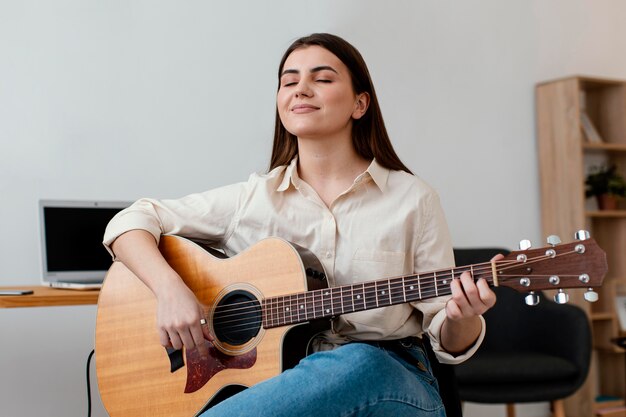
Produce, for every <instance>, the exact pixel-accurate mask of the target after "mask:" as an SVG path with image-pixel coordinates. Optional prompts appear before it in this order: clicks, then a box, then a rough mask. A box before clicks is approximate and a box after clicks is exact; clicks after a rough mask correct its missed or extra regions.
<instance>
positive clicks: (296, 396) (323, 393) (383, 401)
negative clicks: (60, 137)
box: [201, 343, 445, 417]
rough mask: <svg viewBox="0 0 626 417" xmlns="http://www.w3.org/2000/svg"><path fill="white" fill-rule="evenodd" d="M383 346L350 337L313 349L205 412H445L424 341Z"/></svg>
mask: <svg viewBox="0 0 626 417" xmlns="http://www.w3.org/2000/svg"><path fill="white" fill-rule="evenodd" d="M381 346H382V344H381ZM384 346H385V347H379V346H378V344H376V343H373V344H366V343H350V344H348V345H345V346H341V347H339V348H337V349H335V350H332V351H327V352H317V353H314V354H312V355H309V356H307V357H306V358H304V359H302V360H301V361H300V363H299V364H298V365H297V366H296V367H295V368H293V369H290V370H287V371H285V372H283V373H282V374H280V375H278V376H276V377H274V378H271V379H269V380H267V381H264V382H262V383H260V384H257V385H255V386H253V387H251V388H248V389H246V390H244V391H242V392H240V393H238V394H237V395H235V396H233V397H230V398H229V399H227V400H225V401H223V402H221V403H219V404H217V405H216V406H214V407H213V408H211V409H209V410H208V411H206V412H205V413H203V414H202V415H201V417H218V416H219V417H231V416H233V417H234V416H259V417H260V416H263V417H291V416H293V417H309V416H310V417H322V416H323V417H334V416H336V417H362V416H368V417H375V416H381V417H382V416H385V417H388V416H393V417H409V416H411V417H417V416H428V417H431V416H432V417H445V410H444V407H443V403H442V401H441V397H440V396H439V389H438V386H437V380H436V379H435V378H434V377H433V375H432V372H431V368H430V364H429V362H428V358H427V356H426V354H425V352H424V351H423V348H422V346H421V345H420V344H411V345H410V346H405V347H402V350H403V352H400V351H399V350H398V349H396V348H394V349H388V348H387V345H384Z"/></svg>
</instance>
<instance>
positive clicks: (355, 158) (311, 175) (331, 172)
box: [298, 136, 370, 187]
mask: <svg viewBox="0 0 626 417" xmlns="http://www.w3.org/2000/svg"><path fill="white" fill-rule="evenodd" d="M369 164H370V161H367V160H365V159H363V158H362V157H361V156H359V155H358V154H357V153H356V151H355V149H354V147H353V146H352V138H351V137H349V136H348V137H332V138H324V139H320V138H315V139H305V138H298V175H299V176H300V178H302V180H304V181H305V182H307V183H308V184H310V185H313V186H314V187H315V186H316V185H329V184H333V183H341V184H346V183H347V184H351V183H352V182H353V181H354V179H355V178H356V177H357V176H359V175H360V174H361V173H363V172H364V171H365V170H366V169H367V167H368V166H369Z"/></svg>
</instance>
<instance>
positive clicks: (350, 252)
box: [104, 158, 485, 363]
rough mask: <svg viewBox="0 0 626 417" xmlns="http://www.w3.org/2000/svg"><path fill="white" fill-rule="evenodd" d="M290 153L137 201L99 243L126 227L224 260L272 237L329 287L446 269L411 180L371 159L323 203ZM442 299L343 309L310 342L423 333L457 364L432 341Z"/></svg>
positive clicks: (421, 189)
mask: <svg viewBox="0 0 626 417" xmlns="http://www.w3.org/2000/svg"><path fill="white" fill-rule="evenodd" d="M297 171H298V170H297V158H296V159H294V160H293V161H292V162H291V164H290V165H289V166H282V167H278V168H275V169H273V170H272V171H271V172H269V173H267V174H264V175H258V174H253V175H251V176H250V178H249V179H248V181H247V182H242V183H237V184H233V185H229V186H225V187H221V188H217V189H213V190H210V191H206V192H203V193H197V194H190V195H188V196H185V197H183V198H180V199H176V200H154V199H141V200H139V201H137V202H136V203H134V204H133V205H132V206H131V207H129V208H127V209H126V210H123V211H122V212H120V213H118V214H117V215H116V216H115V218H113V220H111V222H110V223H109V225H108V227H107V230H106V233H105V237H104V244H105V246H106V247H107V248H109V251H110V245H111V243H112V242H113V241H114V240H115V239H116V238H117V237H118V236H119V235H121V234H122V233H124V232H126V231H129V230H132V229H143V230H146V231H148V232H150V233H151V234H152V235H153V236H154V238H155V239H156V240H157V242H158V241H159V238H160V236H161V235H162V234H173V235H179V236H184V237H188V238H191V239H199V240H203V241H205V242H208V243H210V244H212V245H214V246H215V247H217V248H220V249H222V250H223V251H224V252H225V253H226V254H227V255H228V256H232V255H234V254H237V253H239V252H242V251H243V250H245V249H246V248H248V247H250V246H252V245H253V244H254V243H256V242H257V241H259V240H261V239H263V238H266V237H269V236H278V237H281V238H283V239H286V240H288V241H290V242H293V243H296V244H298V245H300V246H304V247H306V248H308V249H309V250H310V251H312V252H313V253H314V254H315V255H317V257H318V258H319V260H320V262H321V263H322V264H323V266H324V268H325V269H326V274H327V277H328V280H329V283H330V285H331V286H337V285H347V284H353V283H358V282H363V281H370V280H374V279H382V278H390V277H396V276H400V275H409V274H417V273H420V272H426V271H434V270H438V269H443V268H450V267H452V266H453V265H454V257H453V253H452V245H451V239H450V234H449V232H448V227H447V224H446V221H445V217H444V214H443V211H442V209H441V205H440V203H439V197H438V195H437V193H436V192H435V191H434V190H433V189H432V188H431V187H430V186H428V185H427V184H426V183H424V182H423V181H422V180H420V179H419V178H418V177H416V176H414V175H411V174H408V173H406V172H403V171H391V170H389V169H386V168H384V167H382V166H381V165H379V164H378V163H377V162H376V161H375V160H374V161H372V163H371V164H370V166H369V167H368V169H367V170H366V171H365V172H364V173H362V174H361V175H359V176H358V177H357V178H356V179H355V180H354V183H353V184H352V186H351V187H350V188H349V189H347V190H346V191H345V192H343V193H342V194H341V195H339V196H338V197H337V198H336V199H335V201H333V203H332V204H331V206H330V207H328V206H326V205H325V204H324V202H323V201H322V200H321V199H320V197H319V196H318V195H317V193H316V192H315V191H314V190H313V188H312V187H311V186H310V185H308V184H307V183H306V182H304V181H303V180H302V179H300V178H299V176H298V172H297ZM448 298H449V297H436V298H430V299H426V300H422V301H419V302H412V303H407V304H398V305H394V306H388V307H382V308H378V309H373V310H367V311H360V312H355V313H349V314H345V315H343V316H340V317H337V318H336V319H334V321H333V331H332V332H328V333H327V334H325V335H324V338H323V339H322V341H321V342H320V344H318V348H321V349H324V348H328V347H329V346H333V345H336V344H341V343H345V342H347V341H349V340H359V339H360V340H390V339H399V338H403V337H407V336H420V335H422V334H423V333H427V334H428V336H429V337H430V340H431V344H432V346H433V350H434V351H435V354H436V355H437V357H438V359H439V360H440V362H443V363H459V362H462V361H463V360H465V359H467V358H468V357H470V356H471V355H472V354H473V353H474V352H475V350H476V349H477V348H478V346H479V345H480V343H481V342H482V339H483V338H484V333H485V324H484V320H482V317H481V320H482V331H481V334H480V336H479V338H478V340H477V341H476V343H475V344H474V345H473V346H472V347H471V348H470V349H469V350H468V351H466V352H465V353H464V354H462V355H459V356H456V357H455V356H452V355H450V354H449V353H447V352H445V351H443V350H442V348H441V346H440V343H439V339H440V337H439V336H440V331H441V326H442V324H443V321H444V319H445V317H446V315H445V309H444V307H445V302H446V301H447V299H448Z"/></svg>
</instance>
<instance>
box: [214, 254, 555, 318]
mask: <svg viewBox="0 0 626 417" xmlns="http://www.w3.org/2000/svg"><path fill="white" fill-rule="evenodd" d="M537 260H540V259H537ZM500 262H501V261H500ZM501 263H504V264H506V265H512V266H518V267H519V266H524V265H528V264H529V262H526V263H524V264H519V263H518V262H517V261H508V262H501ZM485 264H487V263H485ZM485 264H483V265H485ZM478 265H480V264H476V265H472V266H463V267H458V268H454V269H451V270H450V272H446V273H442V274H441V275H439V276H435V275H434V274H433V276H432V277H429V278H430V283H428V284H427V285H420V283H419V281H420V280H421V279H422V278H421V275H427V274H428V273H425V274H421V275H416V276H412V277H411V278H408V280H407V278H406V277H404V278H405V279H404V282H400V281H401V280H402V278H403V277H397V278H390V280H389V282H388V283H387V284H386V285H385V284H378V285H377V281H373V282H372V281H370V282H368V283H362V284H355V285H352V286H347V287H333V288H332V289H333V290H335V291H331V288H327V289H321V290H315V291H311V292H309V293H310V294H312V295H311V297H310V298H309V299H308V300H307V297H306V296H305V297H304V300H303V301H304V304H302V303H301V302H300V303H299V302H298V301H299V300H298V297H299V296H300V295H304V294H305V293H300V294H290V295H285V296H278V297H272V298H270V299H265V300H264V301H265V303H264V304H263V306H262V307H261V309H262V312H263V313H266V317H269V318H268V321H276V320H278V322H281V318H282V319H283V320H286V318H285V317H286V316H287V315H289V316H295V315H298V313H296V312H297V311H298V309H296V310H295V311H296V312H294V310H291V307H292V306H296V305H297V304H300V305H304V306H306V309H305V316H306V314H307V312H308V311H310V310H311V307H312V309H313V314H314V315H315V311H316V310H320V313H321V314H320V316H324V313H323V310H324V304H327V306H329V307H330V308H331V311H333V312H334V311H335V309H337V310H340V309H341V305H342V304H343V301H347V302H348V304H349V303H350V302H351V301H352V303H353V306H354V303H356V304H359V303H363V305H364V306H367V305H368V304H371V303H374V302H378V301H377V300H378V299H379V298H380V297H379V296H380V295H382V297H383V299H381V303H382V305H381V307H383V306H388V305H393V304H398V303H401V302H405V296H404V294H405V293H406V294H407V295H408V296H409V298H410V297H411V295H415V294H418V293H420V294H421V296H420V297H418V298H417V299H416V300H409V301H417V300H419V299H423V298H431V297H434V296H437V295H448V294H450V293H451V292H450V290H449V287H448V284H447V283H446V281H447V280H448V279H457V278H454V277H453V274H456V273H457V272H459V275H460V274H461V273H463V272H465V271H471V268H472V267H473V266H478ZM490 265H491V263H489V266H490ZM508 269H511V268H504V269H503V268H500V270H501V271H502V270H508ZM484 271H488V272H491V268H474V275H477V276H478V278H484V279H486V280H487V281H488V282H489V283H492V282H493V281H492V277H491V275H488V276H487V278H485V277H480V276H479V275H480V273H481V272H484ZM527 275H528V276H534V277H538V276H549V275H536V274H534V275H533V274H527ZM507 276H508V274H500V277H501V279H504V280H507V279H508V278H507ZM518 276H519V274H516V275H514V277H518ZM562 276H565V275H562ZM474 278H475V279H476V277H474ZM391 280H394V282H391ZM415 280H417V281H418V289H413V290H409V291H408V292H407V291H406V287H407V285H408V286H410V285H412V284H413V282H412V281H415ZM439 281H441V282H439ZM367 285H369V286H367ZM356 286H360V287H361V288H358V289H357V288H356ZM381 286H384V287H383V288H381V289H382V290H384V288H385V287H386V288H388V290H389V292H390V293H391V292H392V291H396V293H397V292H398V291H403V292H402V294H391V295H390V294H384V293H383V294H381V293H379V292H378V288H379V287H381ZM403 287H404V290H403ZM440 287H441V288H440ZM339 288H344V290H345V293H346V295H344V291H342V290H340V291H337V289H339ZM324 291H328V292H330V299H326V300H324V298H323V297H324V294H322V293H323V292H324ZM355 292H357V293H363V294H364V295H365V297H364V299H363V301H360V300H359V301H354V300H353V299H352V300H351V299H350V297H351V296H350V295H348V294H352V297H353V296H354V293H355ZM411 292H413V294H411ZM439 293H441V294H439ZM316 295H318V296H319V299H320V301H321V304H318V302H317V300H316ZM346 297H348V299H347V300H346ZM387 298H389V299H390V303H389V304H386V303H387ZM392 298H394V299H392ZM268 300H271V301H270V303H269V304H268V303H267V301H268ZM324 301H327V303H324ZM250 303H253V305H252V306H249V307H239V308H231V309H229V310H227V311H224V312H223V314H221V315H219V318H220V320H222V321H221V324H226V323H234V322H237V321H240V320H247V319H248V318H247V317H244V318H243V319H239V320H228V321H223V320H224V319H225V318H230V317H237V318H239V317H243V316H244V315H246V314H248V315H249V314H250V313H252V312H254V310H258V309H259V302H258V300H254V301H247V302H242V303H234V304H230V305H227V306H220V307H224V308H228V307H232V306H234V305H237V304H250ZM285 308H288V309H290V310H289V312H287V311H285ZM367 308H371V307H369V306H368V307H367ZM367 308H366V309H367ZM242 310H253V311H249V312H248V313H244V314H241V311H242ZM344 311H345V309H344ZM226 313H233V314H226ZM341 314H344V313H343V312H342V313H341ZM216 315H217V308H216ZM314 318H317V316H315V317H314ZM291 322H293V319H292V320H291Z"/></svg>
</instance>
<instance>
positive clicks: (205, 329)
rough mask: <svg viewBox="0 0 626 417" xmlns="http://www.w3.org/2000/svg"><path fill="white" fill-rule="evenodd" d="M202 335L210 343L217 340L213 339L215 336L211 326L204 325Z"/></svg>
mask: <svg viewBox="0 0 626 417" xmlns="http://www.w3.org/2000/svg"><path fill="white" fill-rule="evenodd" d="M202 335H203V336H204V338H205V339H206V340H208V341H209V342H212V341H214V340H215V338H214V337H213V335H212V334H211V330H210V329H209V324H208V323H207V324H204V325H202Z"/></svg>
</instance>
